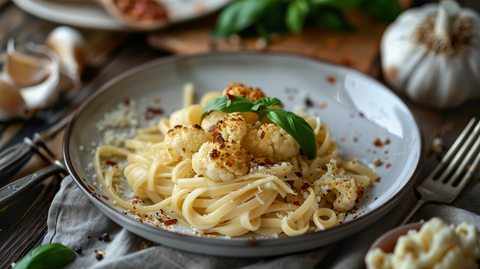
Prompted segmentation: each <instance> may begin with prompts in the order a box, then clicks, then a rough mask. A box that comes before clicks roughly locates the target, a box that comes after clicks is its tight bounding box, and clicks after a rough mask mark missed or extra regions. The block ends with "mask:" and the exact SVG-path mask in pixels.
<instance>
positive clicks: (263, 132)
mask: <svg viewBox="0 0 480 269" xmlns="http://www.w3.org/2000/svg"><path fill="white" fill-rule="evenodd" d="M264 137H265V131H262V134H261V135H260V139H263V138H264Z"/></svg>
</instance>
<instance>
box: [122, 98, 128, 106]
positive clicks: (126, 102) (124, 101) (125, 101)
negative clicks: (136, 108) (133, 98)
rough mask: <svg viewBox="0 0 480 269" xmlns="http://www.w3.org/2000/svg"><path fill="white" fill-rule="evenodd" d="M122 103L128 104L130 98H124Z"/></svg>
mask: <svg viewBox="0 0 480 269" xmlns="http://www.w3.org/2000/svg"><path fill="white" fill-rule="evenodd" d="M123 103H124V104H125V105H126V106H129V105H130V99H128V98H127V99H125V100H123Z"/></svg>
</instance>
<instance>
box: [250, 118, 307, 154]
mask: <svg viewBox="0 0 480 269" xmlns="http://www.w3.org/2000/svg"><path fill="white" fill-rule="evenodd" d="M242 147H243V148H244V149H246V150H248V151H250V152H251V153H252V154H253V156H255V157H274V158H275V159H276V160H277V161H282V160H287V159H289V158H291V157H293V156H295V155H297V154H298V153H299V152H300V145H299V144H298V142H297V141H296V140H295V138H293V137H292V136H291V135H290V134H288V133H287V132H286V131H285V130H283V129H282V127H280V126H278V125H277V124H275V123H269V124H262V125H261V126H260V128H259V129H255V128H252V129H250V130H249V131H248V132H247V135H246V136H244V137H243V140H242Z"/></svg>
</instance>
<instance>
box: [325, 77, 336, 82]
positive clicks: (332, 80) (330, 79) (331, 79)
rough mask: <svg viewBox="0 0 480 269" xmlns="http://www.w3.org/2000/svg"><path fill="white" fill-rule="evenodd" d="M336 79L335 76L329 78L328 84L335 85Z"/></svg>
mask: <svg viewBox="0 0 480 269" xmlns="http://www.w3.org/2000/svg"><path fill="white" fill-rule="evenodd" d="M335 81H336V79H335V77H334V76H327V82H328V83H330V84H335Z"/></svg>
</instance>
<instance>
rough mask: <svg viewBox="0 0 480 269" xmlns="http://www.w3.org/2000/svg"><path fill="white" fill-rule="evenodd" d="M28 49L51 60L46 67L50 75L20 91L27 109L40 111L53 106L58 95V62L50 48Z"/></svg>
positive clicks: (33, 47) (31, 47)
mask: <svg viewBox="0 0 480 269" xmlns="http://www.w3.org/2000/svg"><path fill="white" fill-rule="evenodd" d="M29 49H30V50H31V51H32V52H35V53H42V54H44V55H46V56H47V57H48V58H50V60H51V64H50V65H49V66H48V68H49V70H50V75H49V76H48V78H47V79H45V81H43V82H42V83H40V84H37V85H35V86H31V87H26V88H22V89H20V94H21V95H22V97H23V99H24V100H25V103H26V105H27V108H28V109H41V108H45V107H47V106H49V105H51V104H53V103H54V102H55V101H56V100H57V99H58V95H59V90H58V88H57V85H58V83H59V81H60V71H59V69H60V60H59V58H58V56H57V55H56V54H55V52H53V51H52V50H51V49H50V48H48V47H47V46H43V45H33V44H31V45H30V46H29Z"/></svg>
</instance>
